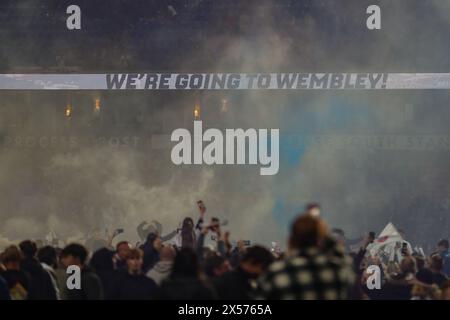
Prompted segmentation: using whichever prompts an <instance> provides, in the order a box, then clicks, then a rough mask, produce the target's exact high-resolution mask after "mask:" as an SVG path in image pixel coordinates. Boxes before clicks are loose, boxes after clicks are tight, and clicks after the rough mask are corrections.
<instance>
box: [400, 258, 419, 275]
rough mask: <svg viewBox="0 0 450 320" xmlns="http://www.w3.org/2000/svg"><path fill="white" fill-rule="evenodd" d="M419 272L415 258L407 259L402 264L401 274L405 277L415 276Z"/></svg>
mask: <svg viewBox="0 0 450 320" xmlns="http://www.w3.org/2000/svg"><path fill="white" fill-rule="evenodd" d="M416 271H417V265H416V260H415V259H414V258H413V257H405V258H404V259H403V260H402V262H400V272H401V273H402V274H404V275H407V274H415V273H416Z"/></svg>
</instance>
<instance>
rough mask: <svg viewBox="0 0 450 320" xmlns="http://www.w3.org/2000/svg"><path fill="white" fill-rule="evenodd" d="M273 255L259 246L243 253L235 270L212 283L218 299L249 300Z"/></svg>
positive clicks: (254, 295)
mask: <svg viewBox="0 0 450 320" xmlns="http://www.w3.org/2000/svg"><path fill="white" fill-rule="evenodd" d="M274 260H275V259H274V256H273V254H272V253H271V252H270V251H269V250H267V249H266V248H263V247H261V246H253V247H250V248H248V249H247V250H246V251H245V254H244V255H243V257H242V258H241V260H240V262H239V266H238V268H237V269H235V270H233V271H230V272H227V273H225V274H223V275H222V276H220V277H218V278H216V279H215V280H214V282H213V284H214V288H215V289H216V292H217V295H218V297H219V299H226V300H228V299H229V300H232V299H237V300H249V299H253V298H255V297H256V295H257V292H258V290H259V287H258V283H257V281H256V280H257V279H258V277H259V276H260V275H262V274H263V273H264V272H266V270H267V268H268V267H269V265H270V264H271V263H272V262H273V261H274Z"/></svg>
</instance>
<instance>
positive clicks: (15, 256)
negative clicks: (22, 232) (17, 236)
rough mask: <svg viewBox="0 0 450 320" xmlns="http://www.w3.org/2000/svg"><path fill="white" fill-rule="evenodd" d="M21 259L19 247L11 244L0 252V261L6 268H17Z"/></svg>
mask: <svg viewBox="0 0 450 320" xmlns="http://www.w3.org/2000/svg"><path fill="white" fill-rule="evenodd" d="M22 260H23V254H22V252H21V251H20V249H19V248H18V247H17V246H15V245H11V246H9V247H7V248H6V249H5V250H4V251H3V252H2V254H0V261H1V263H3V265H4V266H5V268H6V269H7V270H19V269H20V262H21V261H22Z"/></svg>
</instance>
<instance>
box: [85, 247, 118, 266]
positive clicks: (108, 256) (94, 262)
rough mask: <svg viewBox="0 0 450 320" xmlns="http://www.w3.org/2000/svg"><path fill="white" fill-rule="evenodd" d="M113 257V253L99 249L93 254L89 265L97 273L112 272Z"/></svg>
mask: <svg viewBox="0 0 450 320" xmlns="http://www.w3.org/2000/svg"><path fill="white" fill-rule="evenodd" d="M113 256H114V252H113V251H111V250H109V249H108V248H101V249H99V250H97V251H95V252H94V254H93V255H92V258H91V259H90V261H89V265H90V266H91V267H92V268H93V269H94V270H95V271H97V272H98V271H100V272H101V271H112V270H114V263H113Z"/></svg>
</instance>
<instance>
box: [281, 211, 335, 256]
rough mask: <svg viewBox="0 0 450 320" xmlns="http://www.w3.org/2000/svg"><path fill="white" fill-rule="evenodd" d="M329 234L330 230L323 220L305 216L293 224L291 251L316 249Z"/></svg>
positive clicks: (290, 241)
mask: <svg viewBox="0 0 450 320" xmlns="http://www.w3.org/2000/svg"><path fill="white" fill-rule="evenodd" d="M327 234H328V228H327V226H326V224H325V222H324V221H323V220H322V219H321V218H318V217H313V216H311V215H309V214H303V215H301V216H299V217H298V218H297V219H296V220H295V221H294V223H293V224H292V227H291V235H290V238H289V246H290V248H291V249H305V248H310V247H315V246H318V245H319V244H320V243H322V242H323V240H324V239H325V238H326V236H327Z"/></svg>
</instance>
